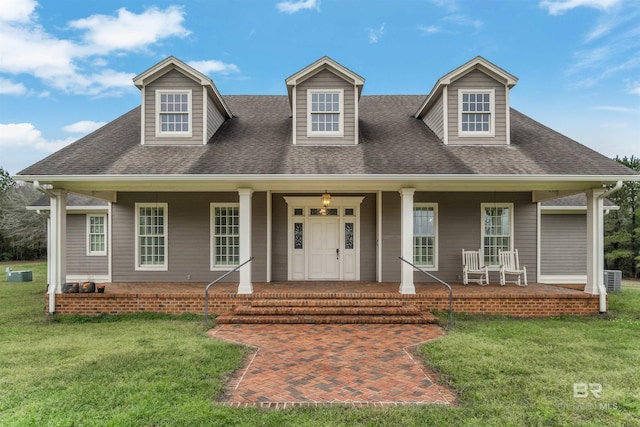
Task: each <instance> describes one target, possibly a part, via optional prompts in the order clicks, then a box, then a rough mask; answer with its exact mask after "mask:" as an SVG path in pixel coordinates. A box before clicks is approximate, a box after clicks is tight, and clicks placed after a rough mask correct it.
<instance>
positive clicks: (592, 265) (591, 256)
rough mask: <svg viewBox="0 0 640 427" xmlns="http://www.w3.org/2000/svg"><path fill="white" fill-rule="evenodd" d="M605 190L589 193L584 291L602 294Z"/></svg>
mask: <svg viewBox="0 0 640 427" xmlns="http://www.w3.org/2000/svg"><path fill="white" fill-rule="evenodd" d="M603 192H604V191H603V190H593V189H592V190H588V191H587V284H586V286H585V287H584V291H585V292H586V293H588V294H592V295H598V294H600V285H601V284H602V282H603V281H604V278H603V275H604V217H603V212H602V210H603V209H602V208H603V201H602V198H601V197H600V195H601V194H603Z"/></svg>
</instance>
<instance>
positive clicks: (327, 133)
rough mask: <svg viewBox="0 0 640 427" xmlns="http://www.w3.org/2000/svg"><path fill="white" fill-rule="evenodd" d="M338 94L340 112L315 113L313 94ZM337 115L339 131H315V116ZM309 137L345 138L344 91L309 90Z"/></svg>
mask: <svg viewBox="0 0 640 427" xmlns="http://www.w3.org/2000/svg"><path fill="white" fill-rule="evenodd" d="M328 93H331V94H335V93H337V94H338V102H339V103H340V111H337V112H336V111H329V112H320V111H318V112H313V111H312V110H311V109H312V95H313V94H328ZM327 113H328V114H337V115H338V131H315V132H314V131H313V130H312V127H311V125H312V123H313V116H314V115H316V114H327ZM307 136H308V137H318V136H321V137H335V138H339V137H343V136H344V89H307Z"/></svg>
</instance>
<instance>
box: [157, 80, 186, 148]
mask: <svg viewBox="0 0 640 427" xmlns="http://www.w3.org/2000/svg"><path fill="white" fill-rule="evenodd" d="M184 94H186V95H187V102H188V109H189V111H188V112H187V113H186V114H187V116H188V126H189V131H188V132H183V131H180V132H176V131H173V132H169V131H163V130H162V120H161V116H162V114H171V113H162V112H161V111H160V104H161V101H160V99H161V95H184ZM192 99H193V97H192V91H191V89H188V90H166V89H157V90H156V136H158V137H183V138H185V137H191V136H192V134H193V102H192Z"/></svg>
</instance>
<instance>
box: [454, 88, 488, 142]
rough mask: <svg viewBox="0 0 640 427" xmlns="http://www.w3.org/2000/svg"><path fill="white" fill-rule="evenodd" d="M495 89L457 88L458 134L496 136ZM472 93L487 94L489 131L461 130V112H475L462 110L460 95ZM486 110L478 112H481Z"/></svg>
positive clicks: (464, 136)
mask: <svg viewBox="0 0 640 427" xmlns="http://www.w3.org/2000/svg"><path fill="white" fill-rule="evenodd" d="M495 92H496V91H495V89H458V136H459V137H461V138H468V137H473V138H478V137H480V138H492V137H495V136H496V93H495ZM473 93H482V94H485V93H488V94H489V107H490V111H489V113H488V114H489V132H476V131H473V132H470V131H463V130H462V114H468V113H470V114H475V113H474V112H473V111H462V95H464V94H473ZM483 113H486V112H478V114H483Z"/></svg>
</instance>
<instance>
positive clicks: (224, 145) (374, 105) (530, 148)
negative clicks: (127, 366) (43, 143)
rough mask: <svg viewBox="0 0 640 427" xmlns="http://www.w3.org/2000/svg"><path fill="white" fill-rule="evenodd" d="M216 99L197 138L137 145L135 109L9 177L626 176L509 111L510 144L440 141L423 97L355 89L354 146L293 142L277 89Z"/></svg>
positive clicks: (607, 161)
mask: <svg viewBox="0 0 640 427" xmlns="http://www.w3.org/2000/svg"><path fill="white" fill-rule="evenodd" d="M224 99H225V101H226V102H227V103H228V105H229V107H230V108H231V111H233V112H234V115H235V116H234V118H233V119H230V120H228V121H227V122H226V123H225V124H224V125H223V126H222V127H221V128H220V129H219V130H218V132H217V133H216V134H215V135H214V136H213V138H212V139H211V140H210V141H209V143H208V144H207V145H197V146H148V145H147V146H143V145H141V144H140V108H139V107H138V108H135V109H133V110H131V111H130V112H128V113H126V114H124V115H123V116H121V117H119V118H117V119H115V120H114V121H112V122H110V123H108V124H107V125H105V126H104V127H102V128H101V129H98V130H97V131H95V132H93V133H91V134H90V135H87V136H85V137H84V138H82V139H80V140H78V141H76V142H75V143H73V144H71V145H69V146H67V147H65V148H63V149H62V150H60V151H58V152H56V153H54V154H52V155H51V156H49V157H47V158H45V159H44V160H41V161H39V162H37V163H36V164H34V165H32V166H29V167H28V168H26V169H24V170H23V171H21V172H20V173H19V175H110V174H124V175H127V174H129V175H139V174H151V175H165V174H167V175H172V174H258V175H262V174H300V175H305V174H328V175H331V174H471V175H479V174H504V175H521V174H527V175H529V174H530V175H549V174H551V175H632V174H634V172H633V171H631V170H630V169H627V168H626V167H624V166H622V165H620V164H619V163H617V162H615V161H613V160H611V159H609V158H607V157H605V156H603V155H601V154H599V153H597V152H595V151H593V150H591V149H589V148H587V147H585V146H583V145H581V144H579V143H577V142H575V141H573V140H571V139H570V138H567V137H565V136H563V135H561V134H559V133H558V132H555V131H553V130H552V129H549V128H548V127H546V126H543V125H542V124H540V123H538V122H536V121H534V120H532V119H531V118H529V117H527V116H525V115H524V114H522V113H520V112H518V111H516V110H513V109H511V145H510V146H448V145H444V144H443V143H442V142H441V141H440V140H439V139H438V138H437V137H436V135H435V134H434V133H433V132H432V131H431V130H430V129H429V128H428V127H427V126H425V125H424V123H423V122H422V121H420V120H418V119H415V118H414V117H413V116H412V115H413V114H414V113H415V111H416V109H417V108H418V107H419V106H420V104H421V103H422V102H423V101H424V96H418V95H388V96H383V95H378V96H363V97H362V98H361V100H360V104H359V113H360V122H359V125H360V144H358V145H357V146H344V147H340V146H301V145H292V143H291V123H292V122H291V111H290V107H289V102H288V98H287V97H286V96H253V95H248V96H244V95H237V96H225V97H224Z"/></svg>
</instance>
